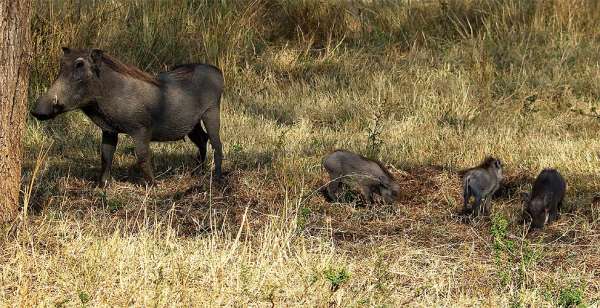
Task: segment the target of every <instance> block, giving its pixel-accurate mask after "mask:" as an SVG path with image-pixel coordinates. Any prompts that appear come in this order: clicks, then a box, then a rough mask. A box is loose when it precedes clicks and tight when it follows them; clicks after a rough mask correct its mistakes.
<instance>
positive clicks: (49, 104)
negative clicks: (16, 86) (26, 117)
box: [31, 96, 60, 121]
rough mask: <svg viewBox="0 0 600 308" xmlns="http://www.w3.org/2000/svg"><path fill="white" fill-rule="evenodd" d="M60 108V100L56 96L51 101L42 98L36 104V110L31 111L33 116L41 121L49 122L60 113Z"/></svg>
mask: <svg viewBox="0 0 600 308" xmlns="http://www.w3.org/2000/svg"><path fill="white" fill-rule="evenodd" d="M59 106H60V105H59V103H58V98H57V97H56V96H55V97H54V98H51V99H47V98H45V97H40V98H39V99H38V100H37V101H36V102H35V108H34V109H33V110H32V111H31V115H32V116H34V117H35V118H36V119H38V120H40V121H45V120H49V119H52V118H54V117H55V116H56V115H57V114H58V113H60V110H58V109H60V108H58V107H59Z"/></svg>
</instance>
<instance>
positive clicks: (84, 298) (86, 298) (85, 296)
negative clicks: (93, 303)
mask: <svg viewBox="0 0 600 308" xmlns="http://www.w3.org/2000/svg"><path fill="white" fill-rule="evenodd" d="M78 295H79V301H81V305H82V306H84V305H85V304H87V303H88V302H89V301H90V295H89V294H87V293H85V292H84V291H81V290H80V291H79V294H78Z"/></svg>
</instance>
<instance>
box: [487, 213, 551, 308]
mask: <svg viewBox="0 0 600 308" xmlns="http://www.w3.org/2000/svg"><path fill="white" fill-rule="evenodd" d="M508 226H509V221H508V219H507V218H506V217H505V216H503V215H500V214H496V215H494V216H493V217H492V226H491V227H490V234H491V235H492V240H493V251H494V261H495V263H496V267H497V270H498V272H497V275H498V278H499V279H500V282H501V284H502V285H503V286H505V287H509V286H512V287H511V288H510V289H512V290H516V292H518V293H514V294H512V295H511V297H512V300H511V307H522V306H526V305H525V303H524V302H523V301H524V297H523V293H522V292H523V291H524V290H525V289H527V287H528V277H527V273H528V270H529V269H530V268H532V267H533V266H535V264H536V262H537V260H539V259H540V257H541V253H540V252H539V251H538V250H537V249H535V248H534V247H533V246H532V245H531V244H530V243H529V241H528V240H527V239H525V238H521V239H517V240H512V239H509V234H508Z"/></svg>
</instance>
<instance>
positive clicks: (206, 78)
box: [151, 64, 224, 141]
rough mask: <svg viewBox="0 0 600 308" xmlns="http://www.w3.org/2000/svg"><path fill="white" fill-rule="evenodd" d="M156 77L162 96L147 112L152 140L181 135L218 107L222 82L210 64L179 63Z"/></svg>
mask: <svg viewBox="0 0 600 308" xmlns="http://www.w3.org/2000/svg"><path fill="white" fill-rule="evenodd" d="M158 80H159V82H160V88H161V92H162V93H163V99H162V100H161V101H160V102H159V103H158V104H157V105H155V106H153V108H152V112H151V113H152V119H153V121H152V122H153V125H152V126H153V140H157V141H161V140H174V139H180V138H183V137H184V136H185V135H186V134H187V133H189V132H190V131H191V130H192V128H193V127H194V126H195V125H196V124H197V123H198V122H199V121H200V118H201V117H202V115H203V114H205V113H206V111H207V110H209V109H217V110H218V109H219V102H220V98H221V94H222V93H223V85H224V81H223V75H222V74H221V71H220V70H219V69H218V68H216V67H214V66H212V65H207V64H185V65H180V66H177V67H175V68H174V69H173V70H171V71H168V72H164V73H161V74H159V75H158ZM216 114H217V115H218V113H216Z"/></svg>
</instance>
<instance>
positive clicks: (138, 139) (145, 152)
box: [132, 133, 154, 184]
mask: <svg viewBox="0 0 600 308" xmlns="http://www.w3.org/2000/svg"><path fill="white" fill-rule="evenodd" d="M132 137H133V138H134V140H135V155H136V156H137V165H138V166H139V168H140V169H141V170H142V174H143V176H144V179H145V180H146V182H148V184H153V183H154V172H153V171H152V152H151V151H150V137H149V136H148V135H147V134H145V133H141V134H137V135H134V136H132Z"/></svg>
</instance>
